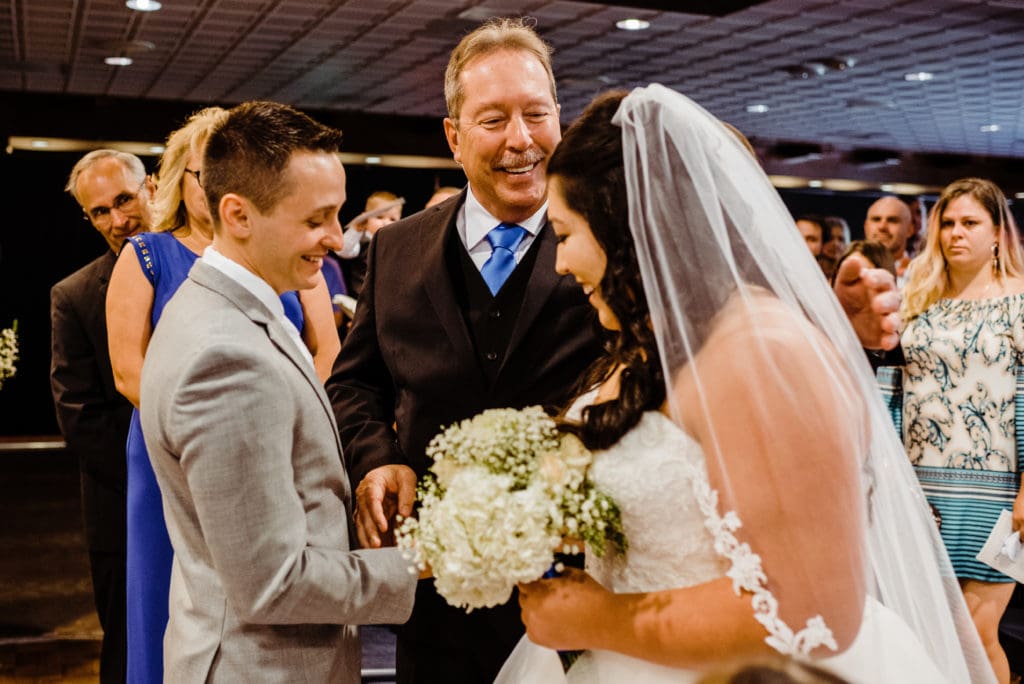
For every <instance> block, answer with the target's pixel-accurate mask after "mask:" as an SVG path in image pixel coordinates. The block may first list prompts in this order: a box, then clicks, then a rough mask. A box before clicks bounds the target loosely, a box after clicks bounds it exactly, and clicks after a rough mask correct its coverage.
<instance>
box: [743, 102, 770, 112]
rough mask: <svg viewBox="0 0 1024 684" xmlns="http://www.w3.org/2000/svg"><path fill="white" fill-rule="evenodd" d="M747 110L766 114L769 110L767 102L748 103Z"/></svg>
mask: <svg viewBox="0 0 1024 684" xmlns="http://www.w3.org/2000/svg"><path fill="white" fill-rule="evenodd" d="M747 111H748V112H750V113H751V114H764V113H765V112H767V111H768V105H766V104H752V105H747Z"/></svg>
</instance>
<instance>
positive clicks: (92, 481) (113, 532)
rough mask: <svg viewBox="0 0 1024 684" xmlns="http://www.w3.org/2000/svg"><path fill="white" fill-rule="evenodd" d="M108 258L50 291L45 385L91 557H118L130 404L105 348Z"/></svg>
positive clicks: (110, 256)
mask: <svg viewBox="0 0 1024 684" xmlns="http://www.w3.org/2000/svg"><path fill="white" fill-rule="evenodd" d="M116 261H117V256H116V255H115V254H114V253H113V252H110V251H108V252H106V253H105V254H104V255H103V256H101V257H99V258H98V259H96V260H95V261H92V262H91V263H89V264H87V265H86V266H84V267H82V268H81V269H79V270H78V271H75V272H74V273H72V274H71V275H70V276H68V277H67V278H65V279H64V280H61V281H60V282H59V283H57V284H56V285H54V286H53V288H52V289H51V290H50V319H51V326H52V328H51V330H52V338H51V340H52V345H51V358H50V386H51V389H52V390H53V402H54V404H55V406H56V409H57V423H58V424H59V425H60V430H61V432H62V433H63V435H64V441H65V442H66V443H67V447H68V449H69V450H70V451H71V452H72V453H74V454H75V455H76V456H77V457H78V462H79V467H80V469H81V472H82V506H83V510H84V513H85V524H86V535H87V538H88V543H89V549H90V550H91V551H105V552H120V553H124V545H125V479H126V472H127V465H126V463H127V462H126V455H125V446H126V443H127V439H128V424H129V422H130V420H131V413H132V405H131V404H130V403H129V402H128V400H127V399H125V398H124V397H123V396H121V394H119V393H118V391H117V389H116V388H115V387H114V374H113V371H112V370H111V368H110V352H109V351H108V349H107V316H106V299H107V284H108V282H109V281H110V273H111V271H113V269H114V263H115V262H116Z"/></svg>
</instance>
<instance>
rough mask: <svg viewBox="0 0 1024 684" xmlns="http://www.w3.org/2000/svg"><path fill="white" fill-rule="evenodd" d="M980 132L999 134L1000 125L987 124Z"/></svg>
mask: <svg viewBox="0 0 1024 684" xmlns="http://www.w3.org/2000/svg"><path fill="white" fill-rule="evenodd" d="M978 130H979V131H981V132H982V133H998V132H999V124H985V125H984V126H982V127H981V128H979V129H978Z"/></svg>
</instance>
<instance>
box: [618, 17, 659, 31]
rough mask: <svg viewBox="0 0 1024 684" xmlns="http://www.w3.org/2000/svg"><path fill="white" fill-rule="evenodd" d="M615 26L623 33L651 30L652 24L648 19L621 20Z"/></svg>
mask: <svg viewBox="0 0 1024 684" xmlns="http://www.w3.org/2000/svg"><path fill="white" fill-rule="evenodd" d="M615 26H616V27H618V28H620V29H622V30H623V31H643V30H644V29H645V28H650V26H651V22H649V21H647V20H646V19H620V20H619V21H617V22H615Z"/></svg>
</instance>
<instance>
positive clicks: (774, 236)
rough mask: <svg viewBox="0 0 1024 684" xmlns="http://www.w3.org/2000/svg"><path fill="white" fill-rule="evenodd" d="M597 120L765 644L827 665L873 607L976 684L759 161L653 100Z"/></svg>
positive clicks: (681, 108)
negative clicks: (609, 130)
mask: <svg viewBox="0 0 1024 684" xmlns="http://www.w3.org/2000/svg"><path fill="white" fill-rule="evenodd" d="M614 123H615V124H616V125H619V126H621V127H622V131H623V145H624V157H625V171H626V183H627V192H628V197H629V218H630V227H631V230H632V232H633V238H634V241H635V244H636V249H637V256H638V259H639V263H640V270H641V275H642V278H643V283H644V288H645V290H646V295H647V299H648V302H649V304H650V310H651V316H652V324H653V326H654V329H655V333H656V336H657V342H658V347H659V349H660V351H661V355H662V359H661V360H662V364H663V368H664V369H665V375H666V382H667V384H668V396H669V404H670V408H671V410H672V414H673V417H674V419H675V420H676V421H677V422H678V423H679V424H680V425H682V426H684V428H685V429H687V431H688V432H690V433H691V434H694V435H695V436H696V437H697V438H698V441H700V442H701V444H702V447H703V448H704V452H705V456H706V459H707V465H708V471H709V477H710V480H711V483H712V486H713V488H714V489H713V491H710V492H706V495H707V496H706V497H705V500H704V501H703V503H704V504H705V514H706V516H707V519H708V524H709V526H710V527H711V528H712V529H713V531H714V532H715V534H716V540H717V543H716V550H717V551H718V552H719V553H721V554H723V555H725V556H727V557H728V558H729V559H730V560H731V561H732V571H730V574H729V576H730V577H731V578H732V580H733V582H734V585H735V586H736V588H737V589H739V588H744V589H746V590H748V591H750V592H751V593H752V594H753V600H752V609H753V610H754V613H755V617H757V619H758V620H759V621H760V622H761V623H762V624H763V625H764V626H765V628H766V629H767V630H768V634H769V643H770V644H771V645H772V646H774V647H775V648H776V649H778V650H780V651H783V652H790V653H793V654H795V655H798V656H799V655H808V654H812V655H813V656H814V657H818V656H823V655H828V653H829V651H830V650H831V649H830V643H832V642H833V641H834V642H836V645H837V646H838V649H839V650H842V649H844V648H845V647H846V645H848V644H849V642H850V639H851V638H852V637H853V636H854V635H855V634H856V633H857V632H856V630H857V625H858V624H859V620H860V617H861V615H862V614H863V611H864V605H865V602H868V603H870V602H871V599H870V598H869V597H873V598H874V599H875V600H876V601H877V602H878V603H881V604H883V605H884V606H885V607H886V608H888V609H890V610H891V611H892V612H894V613H895V614H896V615H898V616H899V618H901V619H902V621H903V622H904V623H905V624H906V626H908V627H909V629H910V630H911V631H912V632H913V634H914V635H916V638H917V640H919V642H920V644H921V645H922V646H923V648H924V650H925V651H926V652H927V654H928V656H929V657H930V658H931V660H932V661H933V662H934V663H935V664H937V666H938V668H939V669H940V671H941V672H943V673H944V674H946V676H947V677H948V678H949V681H951V682H968V681H991V680H992V674H991V670H990V668H989V665H988V661H987V659H986V658H985V655H984V652H983V651H982V649H981V646H980V642H979V640H978V638H977V635H976V634H975V632H974V628H973V625H972V624H971V620H970V617H969V615H968V613H967V609H966V607H965V605H964V602H963V599H962V597H961V594H960V590H959V587H958V585H957V581H956V578H955V576H954V574H953V571H952V568H951V566H950V563H949V560H948V557H947V555H946V552H945V550H944V548H943V545H942V541H941V539H940V537H939V534H938V531H937V530H936V528H935V525H934V523H933V522H932V520H931V517H930V513H929V509H928V507H927V504H926V502H925V499H924V496H923V494H922V492H921V490H920V488H919V487H918V484H917V480H916V477H915V475H914V473H913V470H912V468H911V466H910V464H909V462H908V460H907V457H906V455H905V454H904V451H903V448H902V445H901V443H900V440H899V438H898V436H897V435H896V432H895V430H894V428H893V426H892V424H891V422H890V420H889V418H888V415H887V414H886V412H885V409H884V407H883V404H882V401H881V399H880V397H879V394H878V390H877V388H876V386H875V381H874V378H873V376H872V373H871V370H870V368H869V366H868V363H867V361H866V359H865V358H864V352H863V350H862V349H861V347H860V344H859V343H858V341H857V339H856V336H855V335H854V333H853V330H852V329H851V327H850V324H849V322H848V320H847V318H846V316H845V314H844V312H843V310H842V309H841V307H840V306H839V303H838V302H837V300H836V298H835V297H834V296H833V294H832V293H831V291H830V290H829V287H828V285H827V284H826V282H825V280H824V278H823V276H822V274H821V272H820V270H819V268H818V266H817V264H816V263H815V262H814V260H813V258H810V256H809V253H808V250H807V247H806V246H805V244H804V242H803V240H802V238H801V237H800V234H799V233H798V231H797V230H796V228H795V227H794V223H793V219H792V217H791V216H790V214H789V212H788V210H787V209H786V207H785V206H784V205H783V203H782V201H781V199H780V198H779V196H778V194H777V193H776V191H775V189H774V188H773V187H772V185H771V183H770V182H769V180H768V178H767V177H766V176H765V174H764V172H763V171H762V169H761V168H760V166H759V165H758V163H757V161H756V160H755V159H754V157H753V156H752V155H751V154H750V153H749V152H748V151H747V149H746V148H745V147H744V146H743V145H742V144H741V143H740V142H739V140H738V139H737V138H736V137H735V136H734V135H733V134H732V133H731V132H730V131H729V130H728V129H726V128H725V127H724V126H723V125H722V124H721V123H720V122H719V121H718V120H717V119H715V118H714V117H713V116H711V115H710V114H708V113H707V112H706V111H705V110H703V109H702V108H701V107H700V106H698V105H697V104H695V103H694V102H692V101H691V100H689V99H688V98H686V97H684V96H683V95H680V94H679V93H676V92H674V91H672V90H669V89H667V88H665V87H662V86H659V85H652V86H649V87H646V88H638V89H636V90H634V91H633V92H632V93H631V94H630V95H628V96H627V97H626V98H625V99H624V100H623V102H622V105H621V107H620V108H619V111H618V113H617V114H616V116H615V119H614ZM727 512H734V513H735V517H733V516H732V515H726V514H727ZM737 523H738V524H737ZM851 630H852V631H851ZM844 642H845V643H844ZM832 648H834V647H832Z"/></svg>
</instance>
